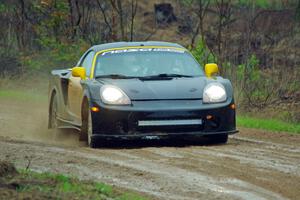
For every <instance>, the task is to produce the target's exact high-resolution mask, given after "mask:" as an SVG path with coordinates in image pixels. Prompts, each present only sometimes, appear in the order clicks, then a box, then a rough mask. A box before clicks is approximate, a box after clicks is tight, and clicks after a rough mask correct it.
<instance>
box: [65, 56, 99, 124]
mask: <svg viewBox="0 0 300 200" xmlns="http://www.w3.org/2000/svg"><path fill="white" fill-rule="evenodd" d="M94 55H95V53H94V51H90V52H88V53H86V55H85V57H84V58H83V59H81V62H79V64H77V65H78V66H80V67H84V68H85V70H86V78H89V77H90V74H91V68H92V63H93V59H94ZM68 87H69V88H68V97H69V98H68V99H69V101H68V106H69V111H70V112H71V115H72V116H73V119H75V121H74V122H75V123H77V124H80V123H81V103H82V102H81V101H82V98H83V88H82V85H81V78H79V77H74V76H72V75H71V76H70V79H69V86H68Z"/></svg>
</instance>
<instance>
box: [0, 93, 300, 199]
mask: <svg viewBox="0 0 300 200" xmlns="http://www.w3.org/2000/svg"><path fill="white" fill-rule="evenodd" d="M46 121H47V108H46V105H45V103H42V102H41V103H38V102H35V103H32V102H22V103H21V102H20V101H14V100H9V99H0V160H9V161H11V162H13V163H15V164H16V166H17V167H19V168H26V167H27V165H28V163H29V161H30V165H29V168H30V169H31V170H34V171H39V172H44V171H50V172H55V173H65V174H68V175H70V176H76V177H79V178H80V179H89V180H95V181H102V182H105V183H108V184H112V185H116V186H118V187H122V188H127V189H132V190H136V191H139V192H141V193H144V194H146V195H147V196H150V197H151V198H153V199H166V200H169V199H170V200H171V199H172V200H181V199H182V200H192V199H249V200H252V199H272V200H273V199H299V197H300V145H299V144H300V136H299V135H288V134H284V133H268V132H264V131H258V130H250V129H241V132H240V133H239V134H238V135H235V136H231V137H230V139H229V142H228V144H226V145H205V144H202V145H194V144H188V143H185V142H184V143H183V142H176V143H175V142H174V141H169V142H162V143H158V142H139V143H136V142H134V143H128V144H126V145H123V146H121V147H118V144H117V145H113V146H110V147H108V148H102V149H90V148H87V147H86V146H85V145H84V144H83V143H79V142H78V139H77V135H76V133H75V134H74V133H63V132H56V133H54V132H53V131H48V130H47V128H46Z"/></svg>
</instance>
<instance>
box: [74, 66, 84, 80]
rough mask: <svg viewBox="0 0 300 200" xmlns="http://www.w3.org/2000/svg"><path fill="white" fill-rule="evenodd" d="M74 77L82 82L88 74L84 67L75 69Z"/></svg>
mask: <svg viewBox="0 0 300 200" xmlns="http://www.w3.org/2000/svg"><path fill="white" fill-rule="evenodd" d="M72 76H74V77H80V78H81V79H82V80H84V79H85V78H86V72H85V68H84V67H73V68H72Z"/></svg>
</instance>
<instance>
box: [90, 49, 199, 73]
mask: <svg viewBox="0 0 300 200" xmlns="http://www.w3.org/2000/svg"><path fill="white" fill-rule="evenodd" d="M203 75H204V73H203V70H202V67H201V66H200V65H199V64H198V62H197V61H196V60H195V59H194V58H193V57H192V56H191V55H190V54H189V53H188V52H186V51H184V50H177V49H171V48H170V49H168V48H165V49H158V48H149V49H142V48H140V49H138V48H137V49H123V50H115V51H109V52H104V53H102V54H100V55H98V58H97V62H96V66H95V77H115V78H118V77H119V78H122V77H123V78H124V77H151V76H160V77H191V76H192V77H193V76H203Z"/></svg>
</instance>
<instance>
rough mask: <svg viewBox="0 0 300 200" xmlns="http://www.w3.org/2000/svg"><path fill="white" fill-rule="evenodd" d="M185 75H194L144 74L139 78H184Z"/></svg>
mask: <svg viewBox="0 0 300 200" xmlns="http://www.w3.org/2000/svg"><path fill="white" fill-rule="evenodd" d="M184 77H187V78H188V77H193V76H190V75H184V74H157V75H151V76H142V77H139V79H142V80H152V79H164V78H167V79H170V78H184Z"/></svg>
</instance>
